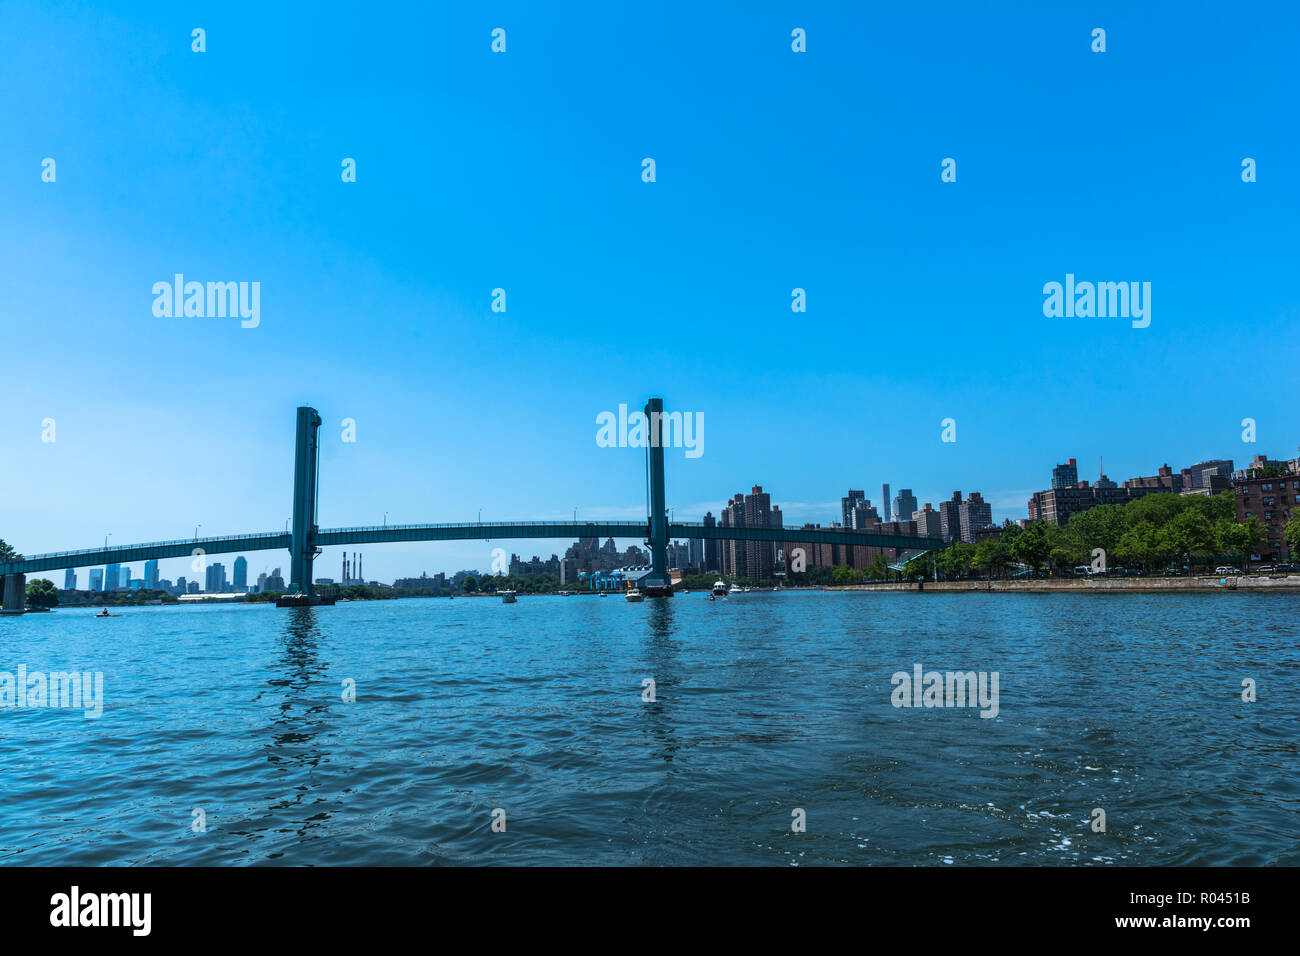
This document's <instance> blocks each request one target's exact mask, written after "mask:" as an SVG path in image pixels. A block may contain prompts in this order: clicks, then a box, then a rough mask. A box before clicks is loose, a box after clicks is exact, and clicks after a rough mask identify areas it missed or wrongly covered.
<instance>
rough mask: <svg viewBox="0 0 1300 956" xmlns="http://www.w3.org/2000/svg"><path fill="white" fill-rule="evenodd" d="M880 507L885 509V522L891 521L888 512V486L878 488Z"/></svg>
mask: <svg viewBox="0 0 1300 956" xmlns="http://www.w3.org/2000/svg"><path fill="white" fill-rule="evenodd" d="M880 507H882V508H884V509H885V520H886V521H892V520H893V517H892V516H891V514H890V511H889V485H881V486H880Z"/></svg>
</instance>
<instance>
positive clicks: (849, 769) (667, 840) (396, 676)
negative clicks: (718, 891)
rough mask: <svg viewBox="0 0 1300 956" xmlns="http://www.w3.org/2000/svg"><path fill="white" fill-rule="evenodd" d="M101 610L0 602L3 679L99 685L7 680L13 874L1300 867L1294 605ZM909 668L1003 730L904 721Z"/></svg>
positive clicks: (837, 598)
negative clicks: (53, 677)
mask: <svg viewBox="0 0 1300 956" xmlns="http://www.w3.org/2000/svg"><path fill="white" fill-rule="evenodd" d="M93 613H94V612H93V611H92V610H72V609H68V610H60V611H56V612H54V613H52V614H28V615H24V616H22V617H19V618H8V619H0V682H2V681H3V672H8V673H10V674H14V675H17V673H18V670H19V667H20V666H22V667H25V668H26V671H27V675H28V681H29V682H30V681H31V680H33V677H32V675H33V674H35V673H36V672H51V671H88V672H101V673H102V674H103V697H102V708H103V709H102V714H101V716H99V717H98V718H87V717H86V716H85V710H84V703H83V709H76V708H72V707H61V708H53V707H48V706H46V707H40V706H34V705H33V703H32V700H31V699H30V698H29V699H28V700H27V701H25V704H26V706H22V707H19V706H16V704H17V699H18V695H19V693H20V690H19V689H18V688H17V687H15V686H12V685H11V690H12V692H11V693H10V694H9V695H8V696H7V697H6V698H5V700H4V702H5V703H8V704H10V706H5V707H2V708H0V766H3V768H4V772H3V776H2V777H0V781H2V782H0V863H3V864H8V865H53V864H76V865H97V864H153V865H177V864H193V865H228V864H259V863H271V864H285V865H298V864H322V865H323V864H483V863H487V864H651V865H660V864H666V865H674V864H742V865H747V864H758V865H776V866H791V865H800V866H809V865H825V864H852V865H937V866H945V865H955V866H960V865H964V864H989V863H992V864H1008V865H1024V864H1049V865H1050V864H1086V865H1122V864H1240V865H1258V864H1268V863H1289V864H1293V865H1294V864H1297V863H1300V822H1297V821H1298V820H1300V813H1298V811H1300V783H1298V781H1300V773H1298V771H1300V753H1298V748H1300V744H1298V743H1297V740H1298V738H1300V700H1298V699H1297V689H1298V687H1300V680H1298V679H1297V674H1298V673H1300V670H1298V665H1300V651H1298V650H1297V648H1298V645H1300V596H1297V595H1292V594H1243V593H1211V594H1078V595H1073V594H917V593H910V592H903V593H899V592H892V593H880V592H877V593H860V592H859V593H845V592H803V593H789V594H771V593H760V592H752V593H750V594H740V595H735V596H732V597H728V598H726V599H721V600H718V601H710V600H709V596H708V595H707V594H703V593H691V594H685V595H678V596H676V597H674V598H672V599H671V600H668V601H662V600H660V601H654V600H647V601H646V602H644V603H642V604H628V603H627V602H626V601H623V600H622V599H620V598H618V597H609V598H604V599H602V598H597V597H589V596H577V597H568V598H562V597H528V596H522V597H520V599H519V601H518V603H516V604H512V605H507V604H503V603H501V602H500V601H499V600H497V599H491V598H474V599H466V598H460V599H457V600H454V601H453V600H447V599H442V600H438V599H427V600H404V601H387V602H379V601H376V602H366V603H360V602H358V603H349V604H340V605H338V606H336V607H333V608H318V609H300V610H281V609H277V608H274V607H271V606H267V605H213V606H207V607H183V608H181V607H150V608H128V609H123V610H121V611H120V612H119V613H120V614H121V616H120V617H117V618H111V619H108V620H96V619H94V618H93V617H92V614H93ZM917 665H920V666H921V667H922V669H923V671H924V672H927V673H928V672H929V671H939V672H948V671H953V672H968V671H973V672H977V673H983V675H984V676H985V677H986V678H989V681H990V683H988V684H987V685H986V686H987V687H988V688H991V686H992V685H991V678H992V675H993V674H994V673H996V674H997V690H998V695H997V702H996V703H997V713H996V716H991V717H981V716H980V714H981V712H984V713H990V712H991V708H990V707H984V708H982V711H981V708H978V707H971V706H953V707H924V706H917V707H898V706H894V701H895V700H896V699H898V694H899V693H901V691H897V692H896V690H895V684H896V682H895V681H894V680H893V675H894V674H895V673H896V672H903V673H905V674H908V675H911V674H912V673H913V671H914V668H915V667H916V666H917ZM647 679H649V680H652V681H653V682H654V684H653V697H654V699H653V701H651V700H647V699H645V698H647V697H649V696H650V691H651V688H650V687H649V686H647V685H646V684H645V683H644V682H645V681H646V680H647ZM1243 681H1253V682H1254V689H1255V694H1256V695H1257V699H1256V700H1254V701H1253V702H1247V701H1243V699H1242V696H1243ZM15 682H16V677H15ZM353 682H355V683H353ZM352 689H354V691H355V700H351V701H348V700H345V699H344V698H345V697H347V696H350V695H351V691H352ZM2 691H3V686H2V684H0V692H2ZM918 702H919V701H918ZM1096 810H1101V811H1104V814H1105V831H1104V832H1098V831H1096V830H1095V829H1094V827H1095V826H1096V825H1097V821H1099V819H1100V818H1099V817H1097V816H1096V814H1095V811H1096ZM494 820H495V821H496V825H495V827H494ZM801 829H802V832H798V831H800V830H801Z"/></svg>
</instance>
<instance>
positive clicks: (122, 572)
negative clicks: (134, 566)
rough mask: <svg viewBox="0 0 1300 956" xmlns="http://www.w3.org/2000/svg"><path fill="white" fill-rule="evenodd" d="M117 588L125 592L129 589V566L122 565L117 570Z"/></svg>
mask: <svg viewBox="0 0 1300 956" xmlns="http://www.w3.org/2000/svg"><path fill="white" fill-rule="evenodd" d="M117 586H118V587H119V588H120V589H121V590H123V591H126V590H128V589H129V588H130V587H131V566H130V565H129V564H124V565H122V567H120V568H118V569H117Z"/></svg>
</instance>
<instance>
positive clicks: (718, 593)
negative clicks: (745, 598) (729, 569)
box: [713, 578, 727, 597]
mask: <svg viewBox="0 0 1300 956" xmlns="http://www.w3.org/2000/svg"><path fill="white" fill-rule="evenodd" d="M713 596H714V597H726V596H727V582H726V581H723V580H722V579H721V578H719V579H718V580H717V581H714V582H713Z"/></svg>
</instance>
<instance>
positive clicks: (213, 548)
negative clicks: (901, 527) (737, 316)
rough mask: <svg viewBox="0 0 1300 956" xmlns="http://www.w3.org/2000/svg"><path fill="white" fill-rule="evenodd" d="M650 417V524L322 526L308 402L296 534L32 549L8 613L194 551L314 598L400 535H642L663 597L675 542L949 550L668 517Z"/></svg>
mask: <svg viewBox="0 0 1300 956" xmlns="http://www.w3.org/2000/svg"><path fill="white" fill-rule="evenodd" d="M645 415H646V417H647V420H648V421H649V422H650V423H651V427H650V435H651V438H650V442H649V447H648V448H647V459H648V461H647V481H648V483H649V497H650V514H649V515H648V516H647V517H646V520H645V521H492V522H487V521H479V522H471V523H459V524H397V525H391V524H385V525H371V526H363V527H355V528H321V527H319V526H318V525H317V524H316V505H317V492H318V489H319V470H318V469H319V461H320V446H319V443H318V441H317V431H318V429H319V428H320V424H321V419H320V415H319V414H318V413H317V412H316V410H315V409H314V408H310V407H307V406H303V407H300V408H299V409H298V421H297V440H296V444H295V462H294V495H293V502H294V507H293V530H292V531H291V532H288V533H281V532H268V533H253V534H237V535H226V536H224V537H207V538H199V537H193V538H183V539H177V540H174V541H153V542H148V543H145V544H126V545H114V546H112V547H102V548H86V549H83V550H79V551H56V552H52V553H50V554H34V555H26V556H23V557H20V558H18V559H16V560H13V561H9V562H3V563H0V576H2V577H3V578H4V602H3V607H4V610H5V611H6V612H7V613H16V612H21V610H22V607H23V591H24V589H25V585H26V575H28V574H32V573H36V572H40V571H57V570H61V569H63V568H81V567H89V566H91V565H97V564H126V563H130V562H136V561H147V560H149V559H151V558H157V559H162V558H185V557H191V556H195V555H210V554H231V553H234V552H244V551H279V550H286V549H287V550H288V551H289V556H290V560H289V566H290V581H289V591H290V593H292V594H300V595H303V596H304V597H306V598H310V597H311V595H312V593H313V586H312V563H313V561H314V560H315V558H316V557H317V555H318V554H319V553H320V549H321V548H323V547H329V546H337V545H357V544H382V543H387V542H398V541H475V540H480V539H481V540H484V541H491V540H493V539H498V540H499V539H510V538H551V539H569V540H571V539H575V538H634V539H639V540H642V541H644V542H645V543H646V545H648V546H649V548H650V554H651V565H650V566H651V570H650V572H649V574H647V575H646V577H645V578H644V579H643V580H642V585H641V586H642V588H643V589H645V590H647V592H648V593H665V594H671V593H672V587H671V584H670V583H669V580H668V567H667V563H668V560H667V548H668V539H669V538H687V539H689V538H696V539H704V540H724V541H771V542H797V543H804V544H837V545H845V546H852V545H858V546H869V547H882V548H903V549H918V550H930V549H940V548H942V547H943V542H942V541H940V540H937V539H933V538H918V537H913V536H910V535H893V534H877V533H874V532H868V531H851V530H849V529H844V528H735V527H721V526H718V525H713V526H708V527H706V526H705V525H703V524H698V523H692V522H673V521H669V520H668V509H667V506H666V503H665V497H666V496H665V491H664V452H663V445H662V443H661V442H659V441H658V437H659V434H660V432H659V427H658V422H660V421H661V420H662V415H663V401H662V400H661V399H657V398H652V399H650V401H649V402H647V403H646V407H645Z"/></svg>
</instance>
